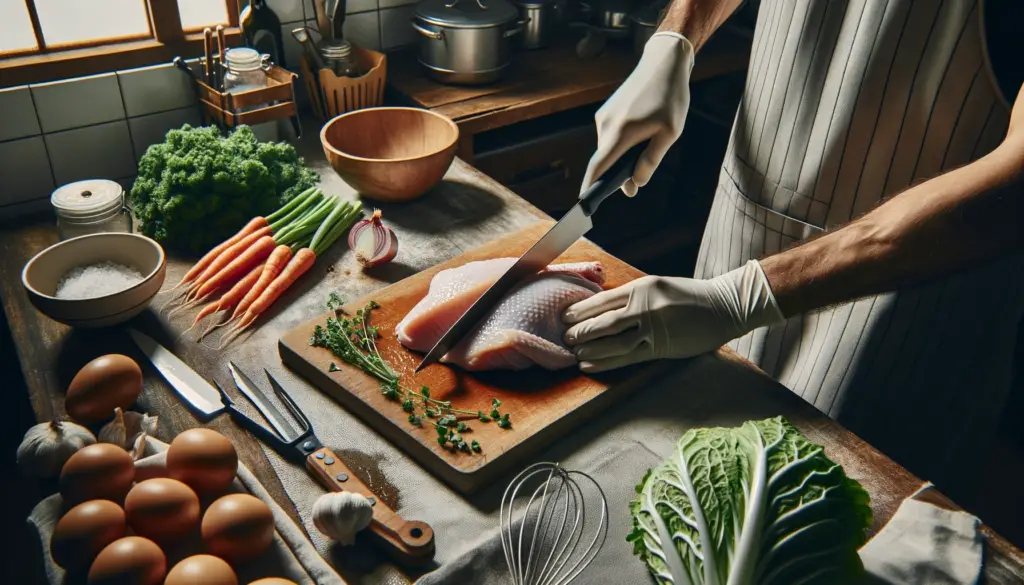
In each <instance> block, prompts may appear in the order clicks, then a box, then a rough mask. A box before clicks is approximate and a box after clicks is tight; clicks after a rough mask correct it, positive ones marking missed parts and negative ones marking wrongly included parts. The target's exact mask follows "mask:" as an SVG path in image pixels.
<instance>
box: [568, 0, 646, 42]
mask: <svg viewBox="0 0 1024 585" xmlns="http://www.w3.org/2000/svg"><path fill="white" fill-rule="evenodd" d="M636 6H637V3H636V2H635V1H634V0H583V1H581V2H580V7H581V8H582V9H583V14H584V15H585V17H586V22H585V23H584V27H585V28H589V29H592V30H596V31H600V32H601V33H603V34H604V35H605V36H606V37H607V38H609V39H626V38H629V36H630V34H632V31H631V30H630V18H629V17H630V13H631V12H632V11H633V9H634V8H636Z"/></svg>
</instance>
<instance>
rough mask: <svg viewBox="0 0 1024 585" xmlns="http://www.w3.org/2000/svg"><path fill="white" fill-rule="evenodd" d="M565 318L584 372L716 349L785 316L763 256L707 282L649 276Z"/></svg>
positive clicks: (596, 297) (568, 311)
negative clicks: (767, 273)
mask: <svg viewBox="0 0 1024 585" xmlns="http://www.w3.org/2000/svg"><path fill="white" fill-rule="evenodd" d="M562 320H563V321H564V322H565V323H566V324H567V325H570V327H569V329H568V330H567V331H566V332H565V342H566V344H568V345H569V346H570V347H571V348H572V349H573V352H574V353H575V354H576V359H578V360H579V362H580V369H581V370H583V371H584V372H602V371H604V370H611V369H614V368H621V367H622V366H627V365H630V364H635V363H637V362H643V361H648V360H654V359H662V358H686V357H691V356H695V355H698V354H702V353H705V352H708V351H712V350H714V349H717V348H719V347H721V346H722V345H723V344H725V343H728V342H729V341H731V340H733V339H735V338H737V337H740V336H742V335H744V334H746V333H748V332H750V331H753V330H754V329H756V328H758V327H761V326H764V325H771V324H773V323H778V322H780V321H782V320H783V315H782V312H781V311H780V310H779V306H778V304H776V302H775V297H774V296H773V295H772V290H771V287H770V286H769V284H768V279H767V278H766V277H765V275H764V271H763V270H762V269H761V265H760V264H758V263H757V261H756V260H751V261H750V262H747V263H746V264H745V265H743V266H741V267H739V268H737V269H735V270H733V271H731V272H727V273H725V274H723V275H721V276H718V277H715V278H712V279H708V280H694V279H691V278H672V277H664V276H645V277H643V278H639V279H637V280H634V281H632V282H630V283H627V284H624V285H622V286H620V287H618V288H614V289H612V290H608V291H603V292H600V293H597V294H596V295H594V296H592V297H590V298H589V299H585V300H582V301H580V302H578V303H576V304H574V305H572V306H570V307H569V308H568V309H566V311H565V314H564V315H563V316H562Z"/></svg>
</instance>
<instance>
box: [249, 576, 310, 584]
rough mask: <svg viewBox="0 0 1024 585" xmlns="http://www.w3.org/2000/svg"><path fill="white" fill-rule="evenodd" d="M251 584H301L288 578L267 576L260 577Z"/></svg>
mask: <svg viewBox="0 0 1024 585" xmlns="http://www.w3.org/2000/svg"><path fill="white" fill-rule="evenodd" d="M249 585H299V584H298V583H296V582H295V581H289V580H288V579H282V578H280V577H267V578H266V579H260V580H258V581H253V582H252V583H249Z"/></svg>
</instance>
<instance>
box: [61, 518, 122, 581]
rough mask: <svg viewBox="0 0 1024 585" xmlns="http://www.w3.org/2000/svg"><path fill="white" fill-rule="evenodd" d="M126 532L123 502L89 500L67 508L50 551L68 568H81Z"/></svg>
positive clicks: (72, 569) (71, 569)
mask: <svg viewBox="0 0 1024 585" xmlns="http://www.w3.org/2000/svg"><path fill="white" fill-rule="evenodd" d="M126 532H127V526H126V525H125V517H124V510H122V509H121V506H118V505H117V504H115V503H114V502H111V501H109V500H90V501H88V502H85V503H82V504H78V505H77V506H75V507H74V508H71V509H70V510H68V512H67V514H64V516H63V517H62V518H61V519H60V521H59V522H57V526H56V527H55V528H54V529H53V535H52V536H51V537H50V554H51V555H53V560H54V562H56V563H57V564H58V565H60V566H62V567H64V568H65V569H67V570H68V571H71V572H76V571H80V570H83V569H86V568H88V567H89V565H90V564H91V563H92V560H93V559H95V558H96V555H98V554H100V551H101V550H103V548H104V547H105V546H107V545H108V544H110V543H112V542H114V541H115V540H117V539H118V538H121V537H123V536H124V535H125V533H126Z"/></svg>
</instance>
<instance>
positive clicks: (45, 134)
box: [0, 95, 195, 146]
mask: <svg viewBox="0 0 1024 585" xmlns="http://www.w3.org/2000/svg"><path fill="white" fill-rule="evenodd" d="M121 99H124V96H123V95H122V96H121ZM194 107H195V104H193V105H191V106H182V107H180V108H171V109H169V110H157V111H155V112H151V113H149V114H142V115H139V116H126V117H124V118H118V119H116V120H108V121H106V122H97V123H95V124H86V125H85V126H75V127H73V128H65V129H64V130H57V131H56V132H40V133H39V134H31V135H29V136H22V137H20V138H11V139H8V140H0V144H4V143H7V142H16V141H18V140H27V139H29V138H35V137H36V136H53V135H56V134H63V133H64V132H71V131H72V130H82V129H83V128H92V127H93V126H103V125H104V124H113V123H115V122H120V121H121V120H138V119H139V118H147V117H149V116H158V115H160V114H167V113H170V112H177V111H178V110H191V109H193V108H194ZM37 117H38V114H37ZM129 134H130V132H129ZM133 146H134V142H133Z"/></svg>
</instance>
